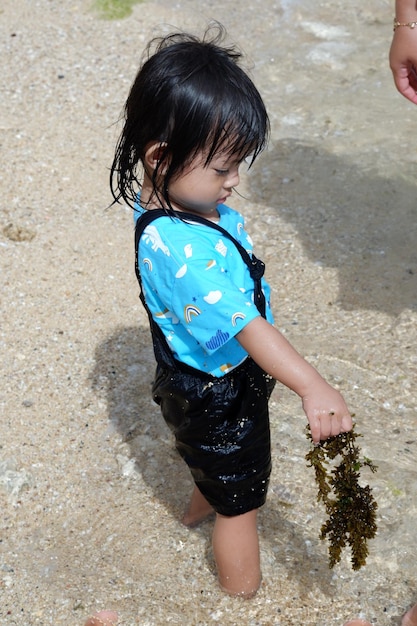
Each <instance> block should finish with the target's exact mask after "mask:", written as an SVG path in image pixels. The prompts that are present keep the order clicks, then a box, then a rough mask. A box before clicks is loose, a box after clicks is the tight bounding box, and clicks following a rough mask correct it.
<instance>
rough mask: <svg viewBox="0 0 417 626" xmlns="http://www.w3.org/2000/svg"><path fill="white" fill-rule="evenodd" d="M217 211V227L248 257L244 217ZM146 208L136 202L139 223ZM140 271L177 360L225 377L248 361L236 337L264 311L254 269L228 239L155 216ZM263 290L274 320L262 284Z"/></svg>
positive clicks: (249, 247) (227, 210) (152, 308)
mask: <svg viewBox="0 0 417 626" xmlns="http://www.w3.org/2000/svg"><path fill="white" fill-rule="evenodd" d="M217 209H218V212H219V216H220V219H219V222H218V224H219V225H220V226H222V227H223V228H224V229H225V230H227V231H228V232H229V233H230V234H231V235H232V236H233V237H234V238H235V239H236V240H237V241H238V242H239V243H240V244H241V245H242V246H243V247H244V248H245V249H246V250H247V251H248V252H249V254H251V253H252V247H253V244H252V240H251V238H250V236H249V235H248V234H247V232H246V231H245V228H244V220H243V217H242V215H240V213H238V212H237V211H234V210H233V209H231V208H230V207H228V206H226V205H219V206H218V207H217ZM144 211H145V209H143V208H142V207H140V206H139V205H136V208H135V211H134V219H135V222H136V220H137V219H138V218H139V216H140V215H141V214H142V213H143V212H144ZM138 269H139V272H140V275H141V281H142V289H143V293H144V296H145V300H146V304H147V306H148V308H149V310H150V312H151V314H152V317H153V319H154V320H155V322H156V323H157V324H158V326H159V327H160V328H161V330H162V332H163V334H164V336H165V338H166V340H167V343H168V345H169V347H170V348H171V350H172V352H173V355H174V357H175V358H176V359H177V360H179V361H181V362H183V363H186V364H187V365H189V366H191V367H193V368H195V369H197V370H200V371H202V372H205V373H208V374H211V375H212V376H215V377H221V376H224V375H225V374H226V373H227V372H229V371H230V370H232V369H233V368H235V367H236V366H237V365H239V364H240V363H242V361H243V360H244V359H245V358H246V357H247V356H248V354H247V352H246V351H245V350H244V348H243V347H242V346H241V345H240V343H239V342H238V340H237V339H236V335H237V333H239V331H241V330H242V328H244V326H246V324H248V323H249V322H250V321H251V320H253V319H254V318H255V317H258V316H260V313H259V311H258V309H257V307H256V305H255V304H254V300H253V293H254V283H253V279H252V278H251V276H250V274H249V269H248V267H247V265H246V264H245V263H244V261H243V260H242V257H241V255H240V253H239V251H238V249H237V247H236V246H235V244H234V243H233V242H232V241H231V240H230V239H228V238H227V237H225V236H224V235H222V233H220V232H219V231H216V230H215V229H214V228H211V227H210V226H208V225H207V226H206V225H204V224H198V223H195V222H194V223H193V222H185V221H183V220H181V219H179V218H177V217H170V216H162V217H158V218H156V219H155V220H154V221H153V222H152V223H151V224H148V226H146V228H145V230H144V232H143V234H142V237H141V239H140V244H139V250H138ZM262 290H263V292H264V294H265V300H266V319H267V320H268V322H270V323H273V316H272V312H271V308H270V287H269V285H268V283H267V282H266V281H265V280H264V279H262Z"/></svg>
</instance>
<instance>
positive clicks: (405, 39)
mask: <svg viewBox="0 0 417 626" xmlns="http://www.w3.org/2000/svg"><path fill="white" fill-rule="evenodd" d="M395 17H396V19H397V20H398V22H400V23H401V24H410V23H413V22H416V23H417V1H416V0H396V2H395ZM389 62H390V67H391V71H392V74H393V78H394V83H395V85H396V87H397V89H398V91H399V92H400V93H401V94H402V95H403V96H404V97H405V98H407V99H408V100H410V101H411V102H414V104H417V94H416V90H417V72H416V68H417V25H416V26H415V27H414V28H410V27H409V26H398V27H397V28H396V29H395V31H394V36H393V38H392V43H391V49H390V53H389Z"/></svg>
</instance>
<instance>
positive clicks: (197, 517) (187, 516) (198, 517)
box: [181, 506, 214, 528]
mask: <svg viewBox="0 0 417 626" xmlns="http://www.w3.org/2000/svg"><path fill="white" fill-rule="evenodd" d="M211 515H214V509H213V507H211V506H209V507H207V509H206V510H204V511H203V510H199V511H198V512H197V511H191V510H190V509H188V510H187V511H186V512H185V513H184V515H183V518H182V520H181V521H182V523H183V524H184V526H187V527H188V528H194V527H195V526H198V525H199V524H201V522H204V520H206V519H207V518H208V517H210V516H211Z"/></svg>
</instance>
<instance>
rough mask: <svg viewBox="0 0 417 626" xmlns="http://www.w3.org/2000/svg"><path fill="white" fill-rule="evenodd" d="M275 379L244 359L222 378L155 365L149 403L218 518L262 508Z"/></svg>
mask: <svg viewBox="0 0 417 626" xmlns="http://www.w3.org/2000/svg"><path fill="white" fill-rule="evenodd" d="M274 385H275V380H273V379H272V378H271V377H270V376H268V375H266V374H265V372H264V371H263V370H262V369H261V368H260V367H259V366H258V365H256V363H255V362H254V361H253V360H252V359H251V358H250V357H248V358H247V359H246V360H245V361H244V363H242V364H241V365H239V366H238V367H237V368H235V369H234V370H232V371H231V372H229V373H228V374H226V375H225V376H223V377H221V378H215V377H213V376H208V375H206V374H204V373H200V372H198V370H194V369H192V368H188V367H187V366H182V365H180V369H179V368H175V369H164V368H161V367H160V366H158V368H157V372H156V377H155V381H154V384H153V388H152V393H153V399H154V400H155V402H156V403H157V404H159V405H160V406H161V410H162V415H163V417H164V419H165V421H166V422H167V424H168V426H169V427H170V429H171V430H172V432H173V433H174V435H175V440H176V447H177V449H178V451H179V453H180V455H181V456H182V458H183V459H184V460H185V462H186V463H187V465H188V466H189V468H190V470H191V473H192V476H193V478H194V481H195V483H196V485H197V486H198V488H199V489H200V491H201V492H202V494H203V495H204V496H205V498H206V499H207V500H208V502H209V503H210V504H211V505H212V506H213V508H214V510H215V511H217V513H220V514H222V515H227V516H232V515H241V514H242V513H247V512H248V511H251V510H253V509H257V508H259V507H260V506H262V505H263V504H264V503H265V499H266V494H267V489H268V482H269V476H270V473H271V442H270V429H269V412H268V400H269V397H270V395H271V393H272V390H273V388H274Z"/></svg>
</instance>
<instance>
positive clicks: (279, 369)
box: [236, 317, 352, 443]
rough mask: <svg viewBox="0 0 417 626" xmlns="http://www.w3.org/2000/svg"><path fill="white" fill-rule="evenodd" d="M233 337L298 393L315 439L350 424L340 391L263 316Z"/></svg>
mask: <svg viewBox="0 0 417 626" xmlns="http://www.w3.org/2000/svg"><path fill="white" fill-rule="evenodd" d="M236 338H237V339H238V341H239V342H240V344H241V345H242V346H243V347H244V348H245V350H246V351H247V352H248V353H249V354H250V356H251V357H252V358H253V360H254V361H255V362H256V363H257V364H258V365H259V366H260V367H262V369H264V370H265V371H266V372H267V373H268V374H269V375H270V376H272V377H273V378H275V379H276V380H278V381H280V382H281V383H282V384H284V385H285V386H286V387H289V389H292V391H294V392H295V393H296V394H298V395H299V396H300V398H301V400H302V405H303V409H304V411H305V413H306V415H307V419H308V422H309V424H310V428H311V435H312V438H313V441H314V442H316V443H317V442H319V441H321V440H323V439H326V438H327V437H330V436H335V435H338V434H339V433H341V432H347V431H349V430H350V429H351V428H352V417H351V415H350V413H349V410H348V408H347V406H346V403H345V401H344V399H343V397H342V396H341V394H340V393H339V392H338V391H337V390H336V389H334V388H333V387H331V386H330V385H329V384H328V383H327V382H326V381H325V380H324V379H323V378H322V377H321V376H320V374H319V373H318V372H317V370H316V369H315V368H314V367H313V366H312V365H310V364H309V363H308V362H307V361H306V360H305V359H303V357H302V356H301V355H300V354H299V353H298V352H297V351H296V350H295V349H294V348H293V346H292V345H291V344H290V343H289V342H288V341H287V339H286V338H285V337H284V336H283V335H282V334H281V333H280V332H279V330H277V329H276V328H275V327H274V326H272V325H271V324H269V323H268V322H267V321H266V320H265V319H263V318H262V317H256V318H255V319H253V320H252V321H251V322H249V323H248V324H247V325H246V326H245V327H244V328H243V329H242V330H241V331H240V332H239V334H238V335H237V336H236Z"/></svg>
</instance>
